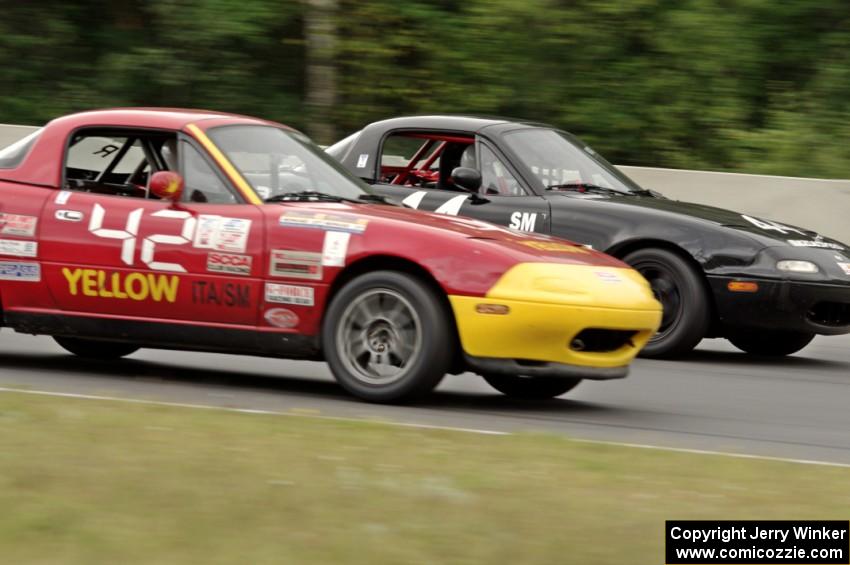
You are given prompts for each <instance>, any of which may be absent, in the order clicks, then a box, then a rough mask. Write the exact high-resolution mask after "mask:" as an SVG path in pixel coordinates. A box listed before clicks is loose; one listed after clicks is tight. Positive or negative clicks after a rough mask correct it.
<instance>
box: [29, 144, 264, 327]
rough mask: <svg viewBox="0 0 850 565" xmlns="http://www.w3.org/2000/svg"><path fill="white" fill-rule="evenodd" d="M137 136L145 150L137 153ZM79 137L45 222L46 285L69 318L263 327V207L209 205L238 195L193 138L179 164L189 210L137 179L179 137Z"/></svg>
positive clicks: (182, 147)
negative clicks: (152, 194) (157, 196)
mask: <svg viewBox="0 0 850 565" xmlns="http://www.w3.org/2000/svg"><path fill="white" fill-rule="evenodd" d="M137 133H138V134H139V135H138V138H137V139H140V140H141V142H138V143H137V142H134V143H132V144H130V147H129V149H128V146H127V142H128V141H129V140H131V139H132V136H133V135H135V134H137ZM75 135H76V136H80V135H82V136H84V137H83V138H82V139H81V140H79V141H78V142H77V143H73V142H72V144H71V145H70V148H69V150H68V153H67V156H66V165H65V175H66V180H65V181H64V187H65V189H64V190H61V191H57V192H56V195H55V196H54V197H53V198H50V199H49V200H48V202H47V204H46V205H45V207H44V209H43V212H42V218H41V225H42V233H41V241H40V246H41V249H40V252H41V257H42V262H43V271H44V279H45V281H46V282H47V284H48V286H49V288H50V291H51V293H52V294H53V296H54V298H55V301H56V303H57V305H58V307H59V308H60V310H62V311H64V312H65V313H66V314H75V315H94V316H110V317H111V316H118V317H122V318H128V319H138V320H153V321H179V322H184V323H186V322H188V323H195V324H197V323H212V322H214V323H226V324H229V325H249V326H254V325H256V321H257V315H258V309H259V300H258V299H259V297H260V296H261V271H262V265H259V264H255V263H257V262H256V261H254V258H255V257H262V253H261V251H262V247H263V229H264V227H263V222H262V218H261V215H260V211H259V210H258V209H257V207H255V206H253V205H249V204H244V203H241V202H239V201H238V199H237V198H236V197H235V196H234V197H233V198H232V200H227V199H220V200H219V201H210V198H207V197H203V194H204V193H207V194H223V193H224V192H227V191H230V190H232V187H228V186H227V183H226V182H225V181H224V178H223V176H222V175H220V174H219V173H218V172H217V171H216V170H215V168H214V167H213V166H212V164H211V162H210V160H209V159H208V158H207V157H206V156H205V155H204V154H203V152H201V151H200V150H199V149H198V148H197V147H195V146H194V145H192V144H191V143H190V142H189V141H188V140H186V139H184V140H183V141H181V142H180V165H179V166H180V168H181V172H182V173H183V175H184V177H185V178H186V186H187V190H186V192H185V194H186V201H185V202H182V203H180V204H177V205H175V204H172V203H170V202H166V201H162V200H158V199H153V198H151V197H149V196H150V195H148V194H146V192H145V189H144V186H136V185H135V184H134V183H133V178H132V175H133V174H135V173H137V172H138V171H143V170H144V169H146V168H147V169H148V171H149V172H150V171H151V170H155V169H159V168H162V167H164V166H166V165H165V159H163V158H162V157H163V155H165V154H166V153H167V152H168V151H167V149H166V148H167V147H168V146H171V147H176V140H177V135H176V133H169V134H156V135H154V134H147V133H140V132H133V131H120V132H103V131H92V132H89V133H88V134H86V132H83V133H82V134H80V133H78V134H75ZM98 145H102V146H103V147H100V148H98ZM115 147H118V148H119V149H117V150H115V149H114V148H115ZM76 148H79V149H78V150H77V149H76ZM104 148H106V151H104V150H103V149H104ZM92 149H95V150H96V151H95V152H93V151H92ZM172 151H173V149H172ZM121 152H123V155H121ZM113 154H114V155H115V157H114V158H110V156H111V155H113ZM103 155H105V157H102V156H103ZM116 158H119V159H121V161H120V162H117V163H116V162H115V159H116ZM124 161H127V162H126V163H125V162H124ZM128 171H133V173H130V172H128ZM202 172H203V174H202ZM104 173H105V174H104ZM70 177H75V178H70ZM101 178H108V180H109V182H106V183H104V182H99V180H98V179H101ZM139 178H142V177H139ZM80 179H85V180H82V182H77V181H79V180H80ZM137 180H138V179H137ZM142 180H143V179H142ZM216 184H218V186H216ZM115 187H118V188H117V189H116V190H112V189H113V188H115ZM122 187H123V188H122ZM198 194H201V196H200V197H199V196H198ZM193 195H194V196H193Z"/></svg>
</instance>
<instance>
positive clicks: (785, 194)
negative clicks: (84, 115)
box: [0, 124, 850, 244]
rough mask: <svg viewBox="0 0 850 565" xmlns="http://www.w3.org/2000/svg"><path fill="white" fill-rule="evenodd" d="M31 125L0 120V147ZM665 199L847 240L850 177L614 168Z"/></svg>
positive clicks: (14, 138)
mask: <svg viewBox="0 0 850 565" xmlns="http://www.w3.org/2000/svg"><path fill="white" fill-rule="evenodd" d="M34 129H36V128H34V127H31V126H16V125H2V124H0V148H2V147H5V146H6V145H9V144H11V143H14V142H15V141H17V140H18V139H20V138H22V137H25V136H26V135H27V134H29V133H30V132H31V131H33V130H34ZM620 169H621V170H622V171H623V172H625V173H626V174H627V175H628V176H630V177H631V178H633V179H634V180H635V181H637V182H638V184H640V185H641V186H643V187H645V188H651V189H653V190H657V191H658V192H661V193H662V194H664V195H665V196H667V197H668V198H673V199H676V200H687V201H689V202H698V203H700V204H707V205H709V206H717V207H720V208H730V209H732V210H736V211H739V212H742V213H744V214H749V215H752V216H758V217H761V218H766V219H770V220H778V221H780V222H784V223H788V224H795V225H798V226H802V227H805V228H809V229H813V230H817V231H818V232H820V233H822V234H823V235H825V236H829V237H833V238H835V239H837V240H839V241H843V242H845V243H848V244H850V180H825V179H806V178H794V177H777V176H769V175H747V174H739V173H718V172H710V171H688V170H680V169H656V168H651V167H620Z"/></svg>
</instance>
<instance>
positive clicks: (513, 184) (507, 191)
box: [479, 145, 526, 196]
mask: <svg viewBox="0 0 850 565" xmlns="http://www.w3.org/2000/svg"><path fill="white" fill-rule="evenodd" d="M480 147H481V162H480V163H479V170H480V171H481V192H482V193H484V194H498V195H501V196H525V194H526V192H525V190H524V189H523V188H522V186H521V185H520V183H519V182H518V181H517V180H516V177H514V176H513V174H511V172H510V171H509V170H508V168H507V167H506V166H505V164H504V163H502V161H501V159H499V158H498V157H496V155H495V153H493V151H492V150H491V149H490V148H489V147H487V146H486V145H481V146H480Z"/></svg>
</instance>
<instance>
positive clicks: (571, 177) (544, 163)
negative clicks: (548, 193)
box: [504, 128, 642, 193]
mask: <svg viewBox="0 0 850 565" xmlns="http://www.w3.org/2000/svg"><path fill="white" fill-rule="evenodd" d="M504 140H505V143H506V144H507V146H508V147H509V148H510V149H511V150H512V151H513V152H514V153H516V155H517V156H518V157H519V159H520V161H521V162H522V164H523V165H525V167H526V168H527V169H528V170H529V171H530V172H531V173H532V174H533V175H534V176H535V177H536V178H537V179H538V180H539V181H540V183H541V184H542V185H543V187H544V188H549V187H552V188H553V189H557V188H559V187H565V188H572V187H580V186H581V185H585V186H588V185H590V186H596V187H602V188H605V189H610V190H614V191H617V192H622V193H635V192H641V191H642V189H641V187H640V186H638V185H637V184H635V182H634V181H632V180H631V179H629V178H628V177H626V176H625V175H624V174H622V173H621V172H620V171H618V170H617V169H616V168H614V166H613V165H611V164H610V163H609V162H608V161H606V160H605V159H603V158H602V157H601V156H600V155H598V154H597V153H596V152H595V151H594V150H593V149H591V148H590V147H588V146H587V145H585V144H584V143H582V142H581V141H579V140H578V139H577V138H576V137H574V136H572V135H570V134H568V133H566V132H562V131H556V130H551V129H543V128H528V129H521V130H515V131H511V132H508V133H506V134H505V135H504Z"/></svg>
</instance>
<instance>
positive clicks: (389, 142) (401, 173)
mask: <svg viewBox="0 0 850 565" xmlns="http://www.w3.org/2000/svg"><path fill="white" fill-rule="evenodd" d="M473 143H474V140H473V138H472V137H471V136H468V135H464V134H450V133H441V132H427V131H417V132H404V133H397V134H392V135H390V136H389V137H387V138H386V139H385V140H384V143H383V147H382V149H381V174H380V177H379V179H378V180H379V182H385V183H392V184H399V185H404V186H419V187H422V188H437V189H444V190H458V188H457V187H456V186H454V183H453V182H452V180H451V173H452V171H453V170H454V169H455V168H456V167H460V166H474V161H475V147H474V145H473Z"/></svg>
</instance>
